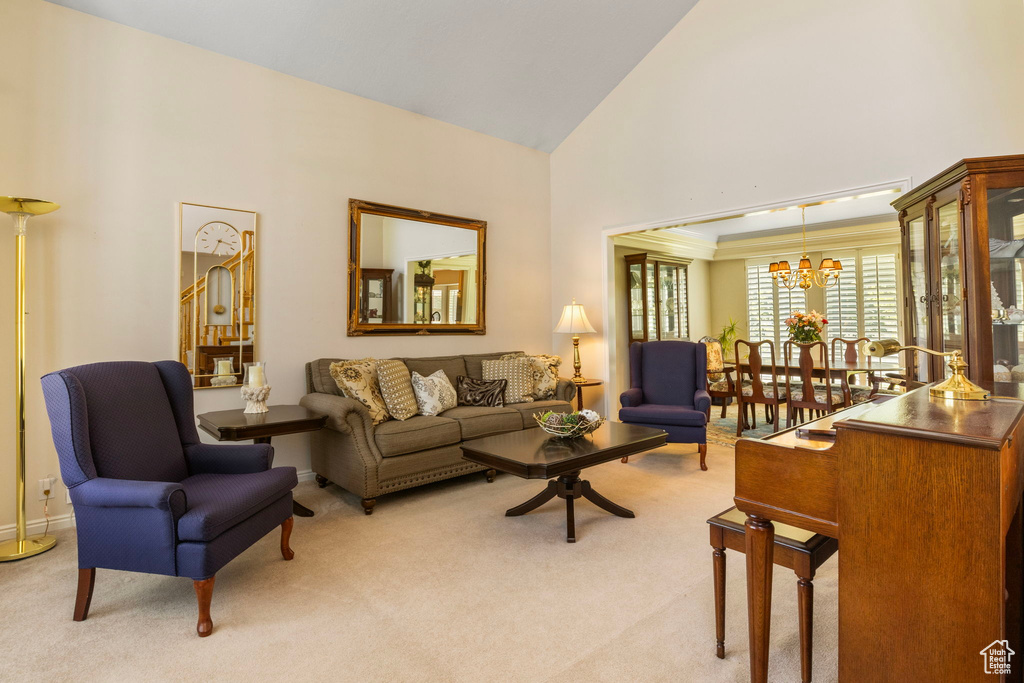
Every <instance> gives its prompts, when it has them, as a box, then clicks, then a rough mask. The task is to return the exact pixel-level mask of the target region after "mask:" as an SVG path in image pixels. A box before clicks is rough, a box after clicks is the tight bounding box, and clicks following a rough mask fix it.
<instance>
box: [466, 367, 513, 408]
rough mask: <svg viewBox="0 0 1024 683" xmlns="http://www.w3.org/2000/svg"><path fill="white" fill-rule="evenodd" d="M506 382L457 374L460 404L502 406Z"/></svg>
mask: <svg viewBox="0 0 1024 683" xmlns="http://www.w3.org/2000/svg"><path fill="white" fill-rule="evenodd" d="M506 386H508V382H507V381H505V380H503V379H492V380H486V379H473V378H472V377H466V376H465V375H459V378H458V387H457V393H458V395H459V405H460V406H488V407H492V408H493V407H495V406H503V405H505V387H506Z"/></svg>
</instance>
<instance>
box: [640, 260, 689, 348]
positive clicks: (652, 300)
mask: <svg viewBox="0 0 1024 683" xmlns="http://www.w3.org/2000/svg"><path fill="white" fill-rule="evenodd" d="M625 259H626V289H627V291H626V305H627V306H629V311H628V315H627V316H626V324H627V325H628V326H629V330H628V332H629V343H630V344H631V345H632V344H633V343H634V342H645V341H657V340H663V339H688V338H689V336H690V331H689V328H690V324H689V323H690V321H689V314H688V306H687V298H686V297H687V292H686V266H687V264H689V263H690V261H689V260H688V259H674V258H671V257H667V256H660V255H656V254H646V253H642V254H629V255H628V256H626V257H625Z"/></svg>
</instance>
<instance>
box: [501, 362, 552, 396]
mask: <svg viewBox="0 0 1024 683" xmlns="http://www.w3.org/2000/svg"><path fill="white" fill-rule="evenodd" d="M522 356H525V357H526V359H527V360H529V361H530V368H531V370H532V371H533V392H532V393H531V394H530V396H531V397H532V398H533V399H534V400H536V401H546V400H548V399H552V398H554V397H555V390H556V389H557V388H558V367H559V366H560V365H561V364H562V358H561V357H560V356H552V355H549V354H543V353H542V354H538V355H535V356H527V355H526V354H521V353H518V352H517V353H510V354H507V355H505V356H502V357H501V360H511V359H512V358H519V357H522Z"/></svg>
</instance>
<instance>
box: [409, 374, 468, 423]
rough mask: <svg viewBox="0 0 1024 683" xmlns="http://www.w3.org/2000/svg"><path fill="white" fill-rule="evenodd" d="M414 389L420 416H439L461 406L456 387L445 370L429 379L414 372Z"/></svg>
mask: <svg viewBox="0 0 1024 683" xmlns="http://www.w3.org/2000/svg"><path fill="white" fill-rule="evenodd" d="M412 389H413V391H414V392H415V394H416V404H417V406H419V411H420V415H437V414H438V413H443V412H444V411H446V410H448V409H449V408H454V407H455V406H457V405H458V404H459V399H458V396H457V395H456V394H455V387H453V386H452V383H451V382H450V381H449V380H448V377H447V376H446V375H445V374H444V370H438V371H437V372H435V373H434V374H432V375H430V376H429V377H424V376H423V375H421V374H420V373H418V372H416V371H415V370H414V371H413V373H412Z"/></svg>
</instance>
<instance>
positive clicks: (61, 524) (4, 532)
mask: <svg viewBox="0 0 1024 683" xmlns="http://www.w3.org/2000/svg"><path fill="white" fill-rule="evenodd" d="M298 478H299V481H300V482H303V481H312V480H313V470H303V471H302V472H299V473H298ZM73 526H75V513H74V512H67V513H65V514H63V515H53V516H52V517H50V528H49V531H56V530H57V529H67V528H69V527H73ZM44 529H46V518H44V517H41V518H39V519H30V520H28V521H27V522H25V533H27V534H28V535H29V536H33V535H35V534H41V533H43V530H44ZM17 533H18V529H17V524H4V525H3V526H0V541H7V540H10V539H12V538H14V537H15V536H16V535H17Z"/></svg>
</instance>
